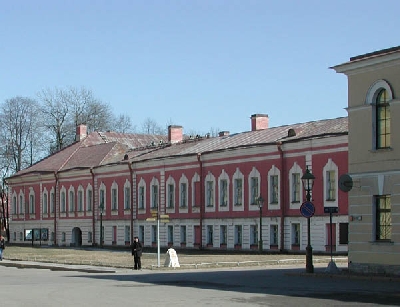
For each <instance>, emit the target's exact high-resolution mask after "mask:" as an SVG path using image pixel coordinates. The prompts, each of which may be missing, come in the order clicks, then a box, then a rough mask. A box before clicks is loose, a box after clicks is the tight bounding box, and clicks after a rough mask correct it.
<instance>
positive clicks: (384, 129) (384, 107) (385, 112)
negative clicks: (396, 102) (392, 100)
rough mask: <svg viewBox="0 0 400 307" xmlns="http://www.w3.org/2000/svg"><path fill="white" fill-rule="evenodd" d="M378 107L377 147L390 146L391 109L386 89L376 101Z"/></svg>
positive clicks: (379, 94)
mask: <svg viewBox="0 0 400 307" xmlns="http://www.w3.org/2000/svg"><path fill="white" fill-rule="evenodd" d="M375 108H376V148H377V149H380V148H389V147H390V109H389V103H388V95H387V91H386V90H385V89H382V90H381V91H380V92H379V93H378V95H377V97H376V101H375Z"/></svg>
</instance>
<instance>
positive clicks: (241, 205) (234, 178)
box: [232, 168, 244, 211]
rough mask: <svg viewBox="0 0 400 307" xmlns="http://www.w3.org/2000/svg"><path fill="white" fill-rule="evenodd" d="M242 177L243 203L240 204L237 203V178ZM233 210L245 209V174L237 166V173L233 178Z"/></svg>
mask: <svg viewBox="0 0 400 307" xmlns="http://www.w3.org/2000/svg"><path fill="white" fill-rule="evenodd" d="M236 179H241V180H242V199H241V200H242V203H241V204H240V205H237V204H235V192H236V191H235V180H236ZM232 198H233V199H232V211H244V175H243V173H242V172H241V171H240V170H239V168H236V171H235V174H233V178H232Z"/></svg>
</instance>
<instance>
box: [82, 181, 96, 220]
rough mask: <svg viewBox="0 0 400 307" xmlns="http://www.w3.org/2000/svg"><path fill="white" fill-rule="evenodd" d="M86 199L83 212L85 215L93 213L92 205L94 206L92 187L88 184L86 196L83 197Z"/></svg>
mask: <svg viewBox="0 0 400 307" xmlns="http://www.w3.org/2000/svg"><path fill="white" fill-rule="evenodd" d="M89 191H92V202H91V203H90V200H89ZM85 197H86V198H85V199H86V202H85V207H84V208H85V209H84V210H85V212H86V214H87V213H88V212H93V204H94V195H93V188H92V185H90V184H88V186H87V187H86V196H85ZM89 205H90V207H91V209H92V210H90V211H89Z"/></svg>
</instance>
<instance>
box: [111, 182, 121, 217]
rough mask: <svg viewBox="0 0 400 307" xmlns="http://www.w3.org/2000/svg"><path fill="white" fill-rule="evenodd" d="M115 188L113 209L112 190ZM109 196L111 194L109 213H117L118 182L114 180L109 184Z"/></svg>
mask: <svg viewBox="0 0 400 307" xmlns="http://www.w3.org/2000/svg"><path fill="white" fill-rule="evenodd" d="M114 189H115V194H116V195H115V202H116V204H115V209H114V204H113V190H114ZM110 196H111V202H110V203H111V215H118V209H119V206H118V203H119V201H118V184H117V183H116V182H115V181H114V182H113V183H112V185H111V189H110Z"/></svg>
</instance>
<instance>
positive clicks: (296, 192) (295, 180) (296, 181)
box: [292, 173, 300, 203]
mask: <svg viewBox="0 0 400 307" xmlns="http://www.w3.org/2000/svg"><path fill="white" fill-rule="evenodd" d="M298 202H300V174H299V173H292V203H298Z"/></svg>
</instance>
